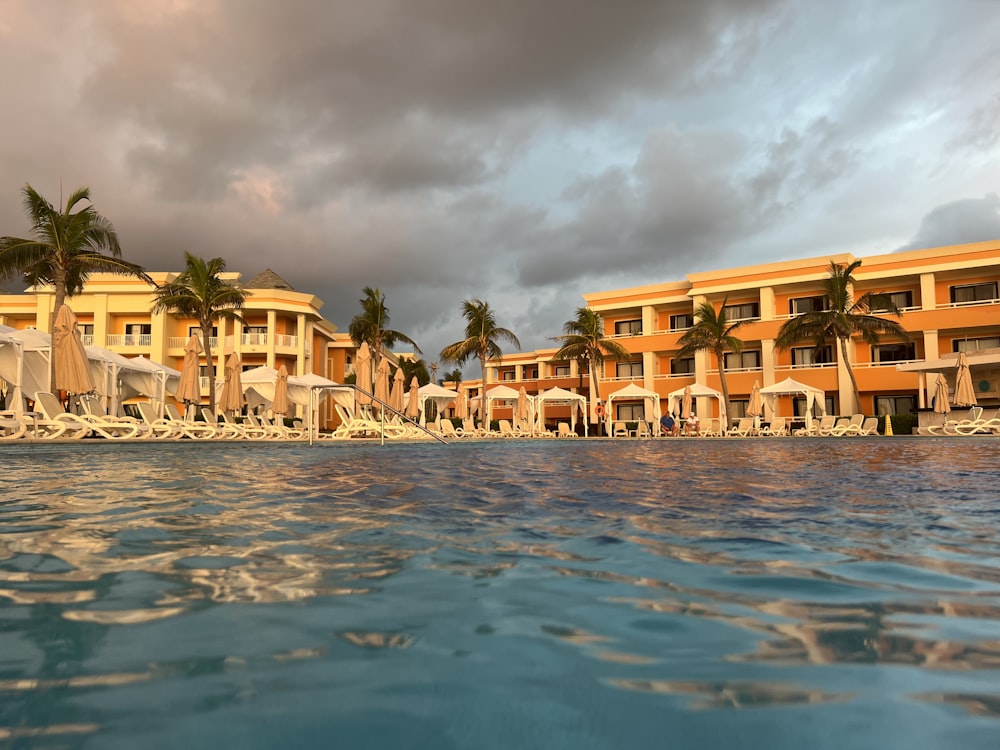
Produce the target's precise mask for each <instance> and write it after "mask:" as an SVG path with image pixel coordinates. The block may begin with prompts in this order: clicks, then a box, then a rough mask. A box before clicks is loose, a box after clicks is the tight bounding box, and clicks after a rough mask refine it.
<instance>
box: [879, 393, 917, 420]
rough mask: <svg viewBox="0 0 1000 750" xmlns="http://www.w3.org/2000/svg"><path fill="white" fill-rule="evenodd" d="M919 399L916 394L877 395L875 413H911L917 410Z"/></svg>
mask: <svg viewBox="0 0 1000 750" xmlns="http://www.w3.org/2000/svg"><path fill="white" fill-rule="evenodd" d="M916 408H917V400H916V397H914V396H876V397H875V413H876V414H879V415H886V414H910V413H911V412H913V411H916Z"/></svg>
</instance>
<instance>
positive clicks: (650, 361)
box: [642, 352, 656, 391]
mask: <svg viewBox="0 0 1000 750" xmlns="http://www.w3.org/2000/svg"><path fill="white" fill-rule="evenodd" d="M655 385H656V352H643V353H642V387H643V388H645V389H646V390H647V391H652V390H655V388H654V386H655Z"/></svg>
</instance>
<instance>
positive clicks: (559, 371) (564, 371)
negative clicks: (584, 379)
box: [555, 365, 569, 378]
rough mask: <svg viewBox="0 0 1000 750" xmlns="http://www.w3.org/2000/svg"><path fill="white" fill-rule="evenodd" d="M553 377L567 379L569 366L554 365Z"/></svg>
mask: <svg viewBox="0 0 1000 750" xmlns="http://www.w3.org/2000/svg"><path fill="white" fill-rule="evenodd" d="M555 377H557V378H568V377H569V365H556V366H555Z"/></svg>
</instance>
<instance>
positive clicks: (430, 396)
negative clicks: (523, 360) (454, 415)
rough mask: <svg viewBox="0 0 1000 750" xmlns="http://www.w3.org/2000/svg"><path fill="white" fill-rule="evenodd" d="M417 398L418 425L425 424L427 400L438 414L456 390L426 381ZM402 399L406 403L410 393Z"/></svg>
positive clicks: (455, 397)
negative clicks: (418, 408)
mask: <svg viewBox="0 0 1000 750" xmlns="http://www.w3.org/2000/svg"><path fill="white" fill-rule="evenodd" d="M417 398H418V399H419V401H420V426H421V427H426V426H427V411H426V406H427V401H433V402H434V405H435V406H437V411H438V414H440V413H441V412H443V411H444V410H445V408H446V407H447V406H448V404H450V403H452V402H453V401H454V400H455V399H457V398H458V391H453V390H451V389H450V388H444V387H442V386H440V385H438V384H437V383H428V384H427V385H422V386H420V388H419V389H418V390H417ZM514 398H517V394H516V393H515V394H514ZM403 401H405V402H406V403H409V402H410V394H409V393H405V394H403Z"/></svg>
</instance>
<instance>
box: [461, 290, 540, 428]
mask: <svg viewBox="0 0 1000 750" xmlns="http://www.w3.org/2000/svg"><path fill="white" fill-rule="evenodd" d="M462 316H463V317H464V318H465V321H466V323H465V338H464V339H463V340H461V341H456V342H455V343H454V344H449V345H448V346H446V347H445V348H444V349H442V350H441V360H442V361H444V362H454V363H455V364H456V365H458V366H459V367H461V366H462V365H464V364H465V363H466V362H467V361H468V360H469V359H470V358H472V357H478V358H479V365H480V368H481V369H482V378H483V379H482V391H481V393H482V396H483V408H481V409H480V410H479V416H480V420H485V419H486V408H485V404H486V401H485V397H486V361H487V360H490V359H496V360H502V359H503V352H502V351H501V350H500V344H499V343H498V342H499V341H501V340H503V341H507V342H509V343H511V344H513V345H514V346H516V347H517V348H518V349H520V348H521V342H520V341H518V339H517V336H515V335H514V333H513V331H510V330H508V329H506V328H501V327H500V326H498V325H497V320H496V314H495V313H494V312H493V309H492V308H491V307H490V304H489V302H483V301H482V300H478V299H467V300H465V301H463V302H462Z"/></svg>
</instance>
